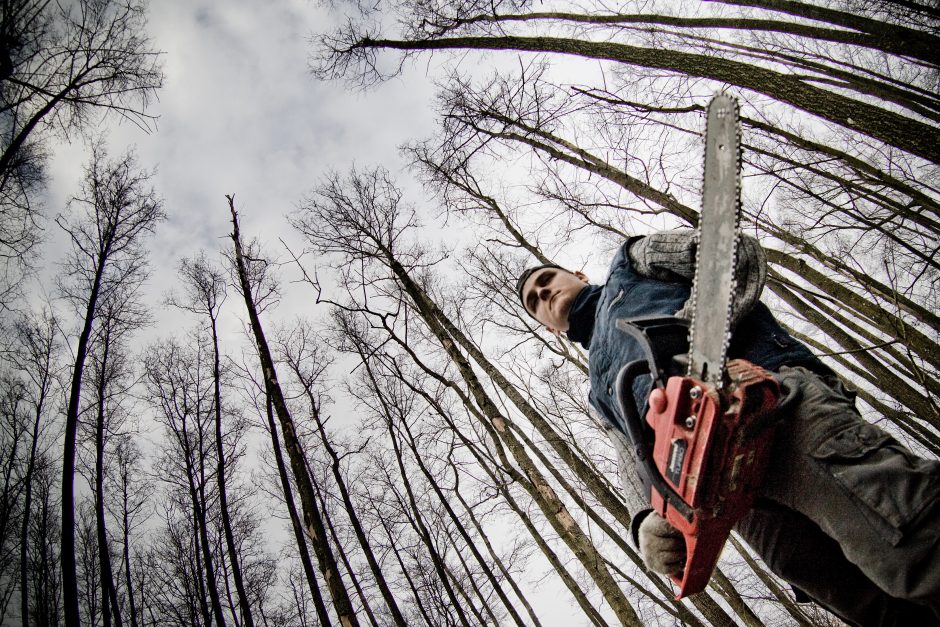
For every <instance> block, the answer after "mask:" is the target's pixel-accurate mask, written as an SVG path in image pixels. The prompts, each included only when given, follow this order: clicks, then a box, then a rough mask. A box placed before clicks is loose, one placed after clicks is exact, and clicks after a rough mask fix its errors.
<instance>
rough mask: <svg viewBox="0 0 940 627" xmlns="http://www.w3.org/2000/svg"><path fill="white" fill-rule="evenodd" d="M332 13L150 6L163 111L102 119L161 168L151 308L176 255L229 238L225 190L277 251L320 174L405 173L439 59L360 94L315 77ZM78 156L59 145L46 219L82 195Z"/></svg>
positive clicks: (425, 122)
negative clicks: (316, 49) (143, 126)
mask: <svg viewBox="0 0 940 627" xmlns="http://www.w3.org/2000/svg"><path fill="white" fill-rule="evenodd" d="M338 12H339V9H333V10H332V12H331V10H330V9H328V8H325V7H323V6H320V5H319V4H318V3H315V2H310V1H307V0H272V1H269V2H256V1H254V0H227V1H226V2H218V1H211V0H160V1H159V2H153V3H151V6H150V12H149V34H150V36H151V39H152V40H153V42H154V46H155V47H156V48H157V49H159V50H161V51H163V53H164V56H163V59H164V71H165V74H166V80H165V84H164V87H163V89H161V90H160V92H159V94H158V98H159V101H158V102H156V103H155V104H154V105H153V106H152V107H151V109H150V112H151V113H154V114H156V115H158V116H159V119H158V121H157V123H156V130H155V131H154V132H151V133H150V134H146V133H143V132H141V131H140V130H139V129H137V128H136V127H134V126H133V125H131V124H127V123H124V124H118V123H117V122H118V120H117V118H109V123H108V124H107V126H108V128H109V131H108V144H109V147H110V150H111V152H112V154H118V153H120V152H122V151H123V150H125V149H126V148H127V147H129V146H131V147H135V149H136V151H137V154H138V157H139V163H140V165H141V166H143V167H145V168H147V169H153V168H155V169H156V171H157V174H156V176H155V178H154V186H155V187H156V189H157V191H158V192H159V193H160V194H161V195H162V197H163V198H164V200H165V210H166V213H167V216H168V220H167V222H166V223H164V224H163V225H162V227H161V228H160V229H159V231H158V233H157V236H156V238H155V239H154V241H153V253H152V257H151V259H152V263H153V266H154V272H153V277H152V280H151V289H150V290H149V292H150V293H151V294H152V295H154V300H153V302H154V305H155V306H156V305H158V303H159V300H160V298H159V295H160V294H162V293H164V292H165V291H166V290H168V289H170V288H171V287H172V285H173V281H174V277H175V271H174V270H175V266H176V264H177V261H178V259H179V258H180V257H182V256H190V255H193V254H195V253H197V252H198V251H199V250H200V249H205V250H206V251H207V252H213V251H216V250H219V249H220V248H222V247H226V246H228V244H229V242H228V241H227V240H226V239H225V237H226V235H227V234H228V233H229V232H230V226H229V216H228V209H227V205H226V201H225V198H224V196H225V194H235V199H236V206H237V207H238V208H239V210H240V214H241V219H242V230H243V231H244V232H245V235H246V236H248V237H251V236H259V237H261V238H262V240H263V241H264V242H265V243H266V244H269V245H270V248H271V249H272V251H274V249H275V248H277V247H278V246H279V243H278V238H279V237H286V238H291V237H292V234H291V233H290V229H289V227H288V225H287V222H286V219H285V215H286V214H287V213H288V212H290V211H291V210H292V209H293V208H294V207H295V206H296V205H297V203H298V202H299V201H300V200H301V198H302V197H303V195H304V194H305V193H306V192H307V191H308V190H310V189H311V188H312V187H313V185H314V184H315V183H316V182H317V181H318V179H319V178H320V177H321V176H323V175H324V174H325V173H327V172H328V171H330V170H331V169H336V170H340V171H344V170H346V169H348V168H349V167H350V166H351V165H353V164H354V163H355V164H358V165H360V166H372V165H377V164H383V165H385V166H386V167H387V168H389V169H390V170H391V171H392V172H393V173H402V172H403V171H404V163H403V161H402V159H401V157H400V155H399V154H398V149H397V148H398V146H399V145H400V144H402V143H403V142H405V141H407V140H408V139H412V138H418V137H424V136H427V135H428V134H429V133H430V132H432V130H433V115H432V112H431V109H430V106H429V103H430V101H431V99H432V98H433V94H434V87H433V84H432V79H431V76H432V75H433V74H434V73H435V72H438V71H439V70H440V66H439V65H438V64H437V63H436V62H430V63H424V64H422V65H421V67H420V68H413V69H411V70H409V71H408V72H407V73H406V74H405V75H404V76H403V77H401V78H399V79H396V80H393V81H390V82H388V83H385V84H382V85H379V86H377V87H375V88H372V89H370V90H368V91H367V92H363V91H360V90H352V89H349V86H348V85H346V84H343V83H341V82H321V81H318V80H317V79H315V78H314V77H313V76H312V75H311V73H310V71H309V65H308V58H309V56H310V54H311V51H312V44H311V38H312V37H313V36H314V35H315V34H316V33H318V32H323V31H325V30H327V29H329V28H330V26H331V24H332V23H334V22H333V21H334V20H336V19H338ZM424 61H427V59H425V60H424ZM86 160H87V151H86V146H85V144H84V143H83V142H82V141H81V140H80V139H76V140H74V141H73V142H72V144H71V145H63V146H61V147H59V148H58V149H57V150H56V153H55V157H54V159H53V162H52V163H51V164H50V165H51V167H50V175H51V176H50V179H51V180H50V183H51V184H50V189H49V194H48V198H47V200H46V213H47V215H48V216H49V217H50V218H51V217H54V216H55V215H56V214H57V213H59V212H61V211H63V209H64V207H65V204H66V202H67V200H68V198H69V197H70V196H71V195H73V194H75V193H76V190H77V185H78V181H79V179H80V178H81V169H82V166H83V164H84V163H85V161H86ZM403 178H404V177H403ZM49 226H50V228H49V230H48V232H47V235H48V238H47V240H48V241H47V246H46V250H45V253H44V258H45V259H44V262H45V264H46V266H47V269H48V268H50V266H51V265H52V264H54V262H56V261H58V259H59V254H58V252H59V251H61V250H63V248H62V244H63V241H62V234H61V233H58V232H57V230H58V229H57V228H56V227H55V225H54V223H51V222H50V224H49ZM295 241H296V240H295ZM274 252H276V251H274ZM308 295H309V294H308ZM239 313H240V312H239ZM167 316H172V314H170V313H167ZM160 322H161V319H160V318H158V323H160ZM164 323H165V321H164ZM158 326H163V325H158Z"/></svg>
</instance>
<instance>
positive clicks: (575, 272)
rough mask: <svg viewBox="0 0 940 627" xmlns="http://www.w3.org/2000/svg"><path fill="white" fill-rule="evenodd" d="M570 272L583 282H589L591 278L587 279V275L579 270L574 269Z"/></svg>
mask: <svg viewBox="0 0 940 627" xmlns="http://www.w3.org/2000/svg"><path fill="white" fill-rule="evenodd" d="M572 274H574V275H575V276H576V277H578V278H579V279H581V280H582V281H584V282H585V283H590V282H591V280H590V279H588V275H586V274H584V273H583V272H581V271H580V270H576V271H574V272H572Z"/></svg>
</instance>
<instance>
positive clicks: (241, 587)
mask: <svg viewBox="0 0 940 627" xmlns="http://www.w3.org/2000/svg"><path fill="white" fill-rule="evenodd" d="M180 275H181V276H182V278H183V280H184V282H185V288H184V289H185V296H183V297H181V298H173V299H171V301H170V302H171V303H172V304H173V305H175V306H177V307H180V308H182V309H185V310H187V311H191V312H193V313H194V314H197V315H199V316H203V317H204V318H205V321H206V324H207V326H208V328H209V332H210V334H211V336H212V355H213V357H212V363H213V366H212V378H213V395H214V398H213V405H214V411H215V443H216V462H217V468H216V473H215V474H216V480H217V481H218V485H219V487H218V493H219V507H220V513H221V517H222V528H223V530H224V533H225V544H226V548H227V549H228V559H229V563H230V564H231V568H232V578H233V579H234V580H235V589H236V591H237V593H238V606H239V612H240V614H241V617H242V621H243V622H244V624H245V625H246V627H254V619H253V618H252V614H251V605H250V603H249V601H248V595H247V592H246V590H245V582H244V578H243V577H242V568H241V565H240V563H239V562H240V560H239V556H238V551H237V550H236V547H235V536H234V534H233V533H232V521H231V516H230V514H229V506H228V494H227V490H226V480H225V466H226V458H225V450H224V449H225V446H224V438H223V434H222V431H223V429H222V422H223V420H222V416H223V409H222V372H221V370H222V365H221V364H222V358H221V355H220V352H219V334H218V321H219V311H220V309H221V307H222V304H223V303H224V302H225V296H226V293H225V278H226V277H225V273H224V272H223V271H222V269H221V268H218V267H215V266H213V265H212V264H211V263H210V262H209V260H208V259H206V257H205V254H201V255H199V256H198V257H195V258H193V259H184V260H183V261H182V262H181V263H180Z"/></svg>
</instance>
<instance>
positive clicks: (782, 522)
mask: <svg viewBox="0 0 940 627" xmlns="http://www.w3.org/2000/svg"><path fill="white" fill-rule="evenodd" d="M779 376H780V378H781V380H782V381H783V382H784V383H785V384H786V385H788V386H791V387H792V386H798V387H799V389H800V391H801V392H802V399H801V401H800V402H799V404H798V405H797V406H796V407H795V409H794V411H793V415H790V416H786V417H784V418H783V419H782V423H781V424H780V426H779V427H778V431H777V436H776V439H775V441H774V448H773V452H772V454H771V461H770V468H769V470H768V472H767V477H766V479H765V482H764V486H763V488H762V490H761V494H760V498H759V499H758V500H757V502H756V503H755V507H754V509H753V511H752V512H751V513H750V514H748V516H747V517H745V518H744V519H742V520H741V521H739V523H738V525H737V526H736V527H735V529H736V531H738V533H739V534H740V535H741V536H742V537H743V538H744V539H745V540H746V541H747V542H748V544H750V545H751V547H752V548H753V549H754V550H755V551H756V552H757V553H758V554H759V555H760V556H761V558H762V559H763V560H764V562H765V563H766V564H767V565H768V567H769V568H770V569H771V571H773V572H775V573H776V574H777V575H779V576H780V577H782V578H784V579H786V580H787V581H789V582H790V583H791V584H792V585H794V586H795V587H797V588H799V589H801V590H803V591H804V592H806V593H807V594H809V595H810V596H811V597H813V599H814V600H816V601H817V602H819V603H820V604H822V605H824V606H825V607H827V608H828V609H830V610H831V611H833V612H835V613H836V614H838V615H839V616H840V617H842V618H843V619H844V620H846V621H847V622H849V623H851V624H856V625H864V626H866V627H867V626H868V625H894V624H907V625H913V624H917V625H940V462H937V461H935V460H926V459H922V458H920V457H917V456H916V455H914V454H913V453H911V452H910V451H909V450H908V449H906V448H905V447H903V446H902V445H901V444H899V443H898V442H897V441H896V440H895V439H894V438H893V437H891V436H890V435H889V434H888V433H886V432H885V431H883V430H882V429H880V428H878V427H876V426H874V425H872V424H870V423H868V422H866V421H865V420H864V419H863V418H862V417H861V416H860V415H859V413H858V411H857V410H856V408H855V402H854V395H853V394H852V393H850V392H848V391H847V390H846V389H845V387H844V386H843V385H842V383H841V382H840V381H839V380H838V379H837V378H835V377H831V378H830V377H826V378H825V379H823V378H821V377H820V376H819V375H817V374H815V373H813V372H810V371H809V370H806V369H804V368H799V367H794V368H789V367H784V368H782V369H781V370H780V373H779Z"/></svg>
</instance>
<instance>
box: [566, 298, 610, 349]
mask: <svg viewBox="0 0 940 627" xmlns="http://www.w3.org/2000/svg"><path fill="white" fill-rule="evenodd" d="M601 290H603V286H602V285H588V286H586V287H585V288H584V289H582V290H581V291H580V292H578V295H577V296H575V298H574V302H573V303H571V309H570V310H569V311H568V339H569V340H571V341H572V342H577V343H578V344H580V345H581V346H583V347H584V348H586V349H590V348H591V336H592V335H593V333H594V315H595V313H596V312H597V301H598V300H600V297H601Z"/></svg>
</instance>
